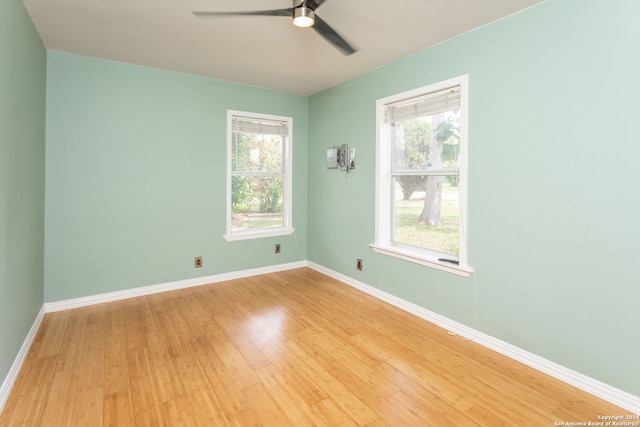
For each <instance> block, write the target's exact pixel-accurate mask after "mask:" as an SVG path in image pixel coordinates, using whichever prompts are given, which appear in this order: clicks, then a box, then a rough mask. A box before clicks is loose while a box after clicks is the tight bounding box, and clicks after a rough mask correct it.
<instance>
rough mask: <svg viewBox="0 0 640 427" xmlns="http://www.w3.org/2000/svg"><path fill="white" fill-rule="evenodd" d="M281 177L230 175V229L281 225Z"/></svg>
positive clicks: (237, 229) (282, 183)
mask: <svg viewBox="0 0 640 427" xmlns="http://www.w3.org/2000/svg"><path fill="white" fill-rule="evenodd" d="M283 185H284V179H283V178H282V177H259V176H233V177H232V178H231V190H232V192H231V199H232V200H231V203H232V204H231V230H232V231H239V230H252V229H256V228H272V227H283V226H284V220H283V210H282V202H283Z"/></svg>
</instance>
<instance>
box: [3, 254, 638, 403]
mask: <svg viewBox="0 0 640 427" xmlns="http://www.w3.org/2000/svg"><path fill="white" fill-rule="evenodd" d="M301 267H309V268H312V269H313V270H316V271H318V272H320V273H322V274H325V275H327V276H329V277H332V278H334V279H336V280H338V281H340V282H342V283H345V284H347V285H349V286H352V287H354V288H356V289H358V290H360V291H362V292H365V293H367V294H369V295H371V296H373V297H375V298H378V299H380V300H382V301H385V302H387V303H389V304H391V305H394V306H396V307H398V308H400V309H402V310H404V311H406V312H408V313H411V314H413V315H415V316H417V317H420V318H422V319H424V320H427V321H429V322H431V323H433V324H435V325H438V326H440V327H442V328H444V329H446V330H448V331H450V332H452V333H454V334H457V335H460V336H461V337H464V338H467V339H470V340H473V341H474V342H476V343H478V344H480V345H482V346H484V347H487V348H490V349H491V350H494V351H496V352H498V353H500V354H503V355H505V356H507V357H510V358H512V359H514V360H517V361H518V362H521V363H524V364H525V365H527V366H530V367H532V368H534V369H536V370H538V371H541V372H544V373H545V374H548V375H550V376H552V377H554V378H557V379H559V380H561V381H563V382H565V383H567V384H571V385H572V386H574V387H576V388H579V389H581V390H584V391H586V392H587V393H590V394H592V395H594V396H597V397H599V398H601V399H604V400H606V401H608V402H611V403H613V404H614V405H617V406H620V407H621V408H624V409H625V410H628V411H630V412H632V413H634V414H640V397H638V396H634V395H632V394H630V393H627V392H625V391H622V390H619V389H617V388H615V387H612V386H610V385H608V384H605V383H603V382H601V381H598V380H596V379H593V378H591V377H588V376H586V375H583V374H581V373H579V372H576V371H573V370H571V369H569V368H566V367H564V366H561V365H558V364H557V363H555V362H552V361H550V360H547V359H544V358H542V357H540V356H537V355H535V354H533V353H530V352H528V351H526V350H523V349H521V348H519V347H516V346H514V345H512V344H509V343H507V342H504V341H502V340H499V339H497V338H495V337H492V336H490V335H487V334H485V333H483V332H480V331H478V330H475V329H473V328H470V327H468V326H466V325H463V324H461V323H458V322H456V321H453V320H451V319H449V318H446V317H444V316H441V315H439V314H437V313H434V312H432V311H429V310H427V309H425V308H423V307H420V306H418V305H416V304H413V303H411V302H408V301H406V300H403V299H401V298H398V297H396V296H394V295H391V294H389V293H387V292H384V291H381V290H380V289H377V288H374V287H372V286H369V285H367V284H365V283H363V282H360V281H358V280H355V279H353V278H351V277H348V276H345V275H343V274H341V273H338V272H336V271H333V270H331V269H328V268H326V267H323V266H321V265H319V264H316V263H313V262H309V261H299V262H294V263H289V264H279V265H273V266H267V267H260V268H253V269H248V270H242V271H236V272H230V273H223V274H216V275H212V276H205V277H198V278H194V279H186V280H179V281H175V282H169V283H164V284H159V285H151V286H144V287H140V288H133V289H127V290H123V291H117V292H109V293H105V294H99V295H93V296H88V297H82V298H74V299H69V300H64V301H58V302H51V303H45V304H44V305H43V306H42V309H41V310H40V312H39V313H38V316H37V317H36V319H35V321H34V323H33V326H32V327H31V330H30V331H29V334H28V335H27V337H26V338H25V341H24V343H23V345H22V347H21V348H20V351H19V352H18V355H17V356H16V359H15V361H14V363H13V365H12V366H11V369H10V371H9V374H8V375H7V377H6V378H5V380H4V382H3V383H2V386H1V387H0V412H2V408H3V407H4V404H5V402H6V400H7V398H8V396H9V392H10V391H11V388H12V387H13V383H14V382H15V380H16V378H17V376H18V373H19V372H20V368H21V367H22V363H23V362H24V358H25V357H26V355H27V352H28V351H29V348H30V347H31V343H32V342H33V339H34V338H35V335H36V333H37V331H38V328H39V326H40V323H41V322H42V319H43V318H44V315H45V313H49V312H54V311H60V310H68V309H72V308H78V307H84V306H89V305H93V304H101V303H105V302H111V301H118V300H122V299H126V298H133V297H137V296H143V295H150V294H154V293H159V292H166V291H171V290H176V289H184V288H189V287H192V286H201V285H205V284H210V283H217V282H222V281H226V280H233V279H240V278H243V277H250V276H256V275H260V274H267V273H274V272H278V271H285V270H291V269H295V268H301Z"/></svg>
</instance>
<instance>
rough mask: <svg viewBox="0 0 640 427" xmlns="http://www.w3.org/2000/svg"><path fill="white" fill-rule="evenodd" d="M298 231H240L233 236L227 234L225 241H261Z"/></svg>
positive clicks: (287, 229)
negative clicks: (265, 238) (264, 238)
mask: <svg viewBox="0 0 640 427" xmlns="http://www.w3.org/2000/svg"><path fill="white" fill-rule="evenodd" d="M294 231H296V229H295V228H274V229H272V230H265V229H261V230H247V231H238V232H235V233H231V234H225V235H224V236H222V237H224V240H226V241H227V242H234V241H237V240H249V239H261V238H263V237H276V236H287V235H289V234H293V232H294Z"/></svg>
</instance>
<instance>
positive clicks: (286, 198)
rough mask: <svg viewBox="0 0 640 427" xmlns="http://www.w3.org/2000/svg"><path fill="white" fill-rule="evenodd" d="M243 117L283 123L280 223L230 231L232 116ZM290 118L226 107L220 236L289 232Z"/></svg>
mask: <svg viewBox="0 0 640 427" xmlns="http://www.w3.org/2000/svg"><path fill="white" fill-rule="evenodd" d="M234 117H245V118H252V119H256V120H268V121H282V122H286V123H287V129H288V135H287V138H286V142H285V144H284V147H283V150H284V151H283V159H282V163H283V169H284V188H283V201H282V204H283V207H282V215H283V226H282V227H270V228H256V229H251V230H233V231H232V229H231V221H232V194H231V192H232V188H231V178H232V176H233V170H232V169H233V168H232V157H233V126H232V124H233V118H234ZM292 135H293V119H292V118H291V117H284V116H275V115H271V114H261V113H251V112H246V111H237V110H227V229H226V234H225V235H224V236H223V237H224V239H225V240H227V241H236V240H247V239H258V238H264V237H274V236H284V235H288V234H292V233H293V232H294V231H295V229H294V228H293V217H292V213H293V195H292V191H293V184H292V181H293V179H292V158H293V157H292V147H293V143H292V141H293V138H292Z"/></svg>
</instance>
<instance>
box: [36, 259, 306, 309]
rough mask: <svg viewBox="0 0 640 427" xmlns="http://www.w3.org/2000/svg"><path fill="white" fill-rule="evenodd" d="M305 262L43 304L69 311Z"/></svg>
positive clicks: (287, 268)
mask: <svg viewBox="0 0 640 427" xmlns="http://www.w3.org/2000/svg"><path fill="white" fill-rule="evenodd" d="M307 265H308V263H307V261H298V262H292V263H288V264H278V265H270V266H267V267H259V268H252V269H248V270H241V271H233V272H230V273H221V274H214V275H212V276H203V277H196V278H193V279H185V280H178V281H175V282H169V283H162V284H159V285H150V286H143V287H140V288H132V289H125V290H122V291H115V292H108V293H104V294H98V295H91V296H87V297H80V298H73V299H68V300H63V301H56V302H47V303H45V304H44V307H45V310H46V312H47V313H52V312H54V311H61V310H69V309H72V308H79V307H86V306H89V305H94V304H102V303H105V302H112V301H119V300H123V299H127V298H134V297H140V296H144V295H151V294H157V293H160V292H167V291H174V290H176V289H185V288H191V287H193V286H202V285H208V284H210V283H218V282H224V281H226V280H233V279H242V278H243V277H250V276H257V275H259V274H267V273H275V272H277V271H284V270H292V269H294V268H301V267H306V266H307Z"/></svg>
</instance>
